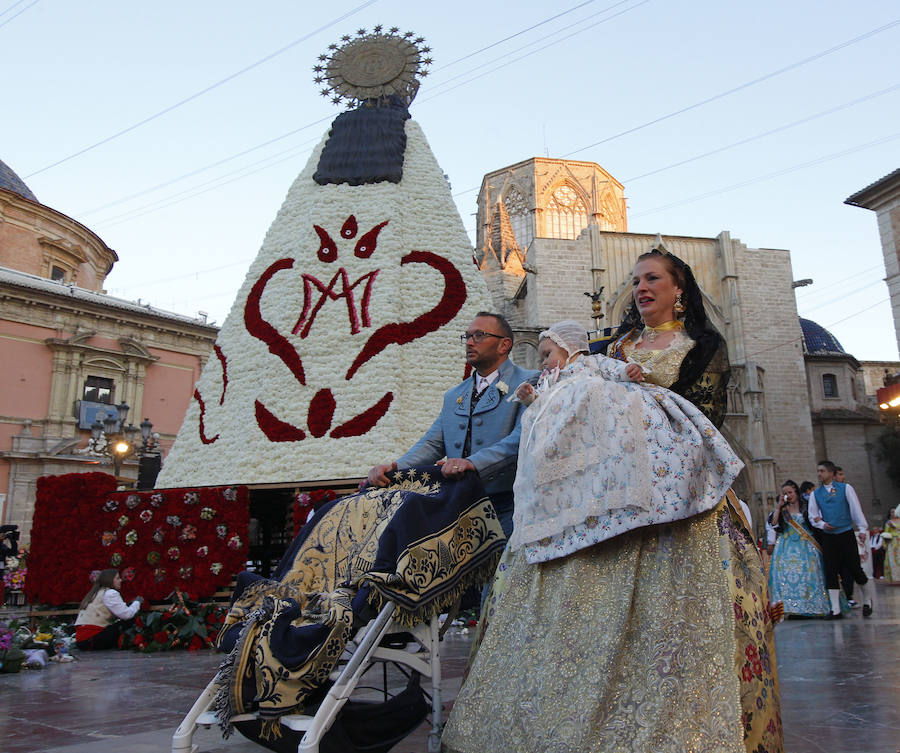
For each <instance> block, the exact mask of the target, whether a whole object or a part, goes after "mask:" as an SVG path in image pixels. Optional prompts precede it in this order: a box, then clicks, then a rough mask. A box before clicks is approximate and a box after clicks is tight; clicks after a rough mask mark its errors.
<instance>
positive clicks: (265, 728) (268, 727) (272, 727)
mask: <svg viewBox="0 0 900 753" xmlns="http://www.w3.org/2000/svg"><path fill="white" fill-rule="evenodd" d="M285 713H287V712H285ZM259 721H260V727H259V739H260V740H266V741H274V740H280V739H281V716H277V717H275V718H274V719H260V720H259Z"/></svg>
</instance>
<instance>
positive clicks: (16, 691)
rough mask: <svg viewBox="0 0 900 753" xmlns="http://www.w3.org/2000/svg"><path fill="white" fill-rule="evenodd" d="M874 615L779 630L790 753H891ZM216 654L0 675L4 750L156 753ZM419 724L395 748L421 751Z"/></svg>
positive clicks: (206, 745) (213, 748) (886, 608)
mask: <svg viewBox="0 0 900 753" xmlns="http://www.w3.org/2000/svg"><path fill="white" fill-rule="evenodd" d="M877 597H878V602H877V604H876V611H875V614H874V615H873V616H872V618H871V619H867V620H864V619H863V617H862V615H861V614H860V612H859V610H855V611H854V612H853V613H852V615H851V616H850V617H849V618H848V619H845V620H842V621H838V622H825V621H823V620H788V621H787V622H784V623H782V624H781V625H779V626H778V627H777V629H776V637H777V652H778V667H779V677H780V682H781V698H782V715H783V717H784V727H785V749H786V750H787V752H788V753H863V752H864V753H896V751H898V750H900V691H898V689H900V658H898V657H900V652H898V646H900V587H889V586H884V585H881V584H879V585H878V586H877ZM469 638H470V636H469V635H462V634H460V633H459V632H458V631H457V632H455V633H454V632H451V633H448V639H447V640H446V641H445V645H444V651H443V664H444V678H445V682H444V700H445V701H448V702H449V701H452V699H453V698H455V696H456V693H457V691H458V689H459V684H460V681H461V677H462V672H463V669H464V667H465V661H466V656H467V654H468V647H469ZM219 661H220V657H218V656H216V655H211V654H187V653H175V652H172V653H166V654H154V655H143V654H132V653H126V652H119V651H112V652H104V653H98V654H94V655H82V657H81V659H80V661H78V662H75V663H73V664H64V665H55V664H54V665H51V666H50V667H48V668H47V669H45V670H42V671H23V672H21V673H20V674H15V675H5V674H0V750H2V751H3V753H29V752H30V751H42V752H45V753H122V751H128V753H150V752H151V751H153V752H154V753H159V752H160V751H167V750H169V749H170V746H171V735H172V732H173V731H174V730H175V728H176V727H177V726H178V723H179V722H180V721H181V718H182V717H183V716H184V714H185V713H186V712H187V710H188V709H189V708H190V706H191V704H192V703H193V701H194V699H195V697H196V696H197V694H198V693H199V692H200V690H201V689H202V688H203V686H204V685H205V684H206V682H207V681H208V680H209V679H210V678H211V677H212V675H213V674H214V672H215V668H216V666H217V665H218V663H219ZM427 732H428V726H427V725H423V726H422V727H421V728H420V729H419V730H418V731H417V732H416V733H415V734H413V735H411V736H410V737H408V738H407V739H406V740H404V741H403V742H402V743H400V744H399V745H397V746H396V747H395V749H394V750H395V753H423V752H424V751H425V749H426V748H425V741H426V738H427ZM195 742H196V743H199V744H200V749H201V751H207V752H208V753H250V752H251V751H252V752H253V753H259V751H262V750H263V749H262V748H260V747H259V746H257V745H255V744H253V743H250V742H248V741H247V740H245V739H244V738H241V737H240V736H239V735H235V736H233V737H232V738H230V739H228V740H222V738H221V737H220V736H219V734H218V732H217V730H216V729H211V730H200V731H198V732H197V734H196V735H195Z"/></svg>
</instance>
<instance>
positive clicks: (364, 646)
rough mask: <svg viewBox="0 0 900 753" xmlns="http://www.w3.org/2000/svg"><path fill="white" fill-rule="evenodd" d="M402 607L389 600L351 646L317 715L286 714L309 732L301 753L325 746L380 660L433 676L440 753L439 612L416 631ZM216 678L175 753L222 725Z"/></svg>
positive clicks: (185, 752) (187, 750)
mask: <svg viewBox="0 0 900 753" xmlns="http://www.w3.org/2000/svg"><path fill="white" fill-rule="evenodd" d="M395 612H396V605H395V604H394V603H393V602H388V603H387V604H385V605H384V606H383V607H382V608H381V611H380V612H379V613H378V615H377V616H376V617H375V618H374V619H373V620H372V621H371V622H369V623H368V625H366V626H365V627H363V628H361V629H360V630H359V631H358V632H357V634H356V635H355V636H354V637H353V639H352V640H351V641H350V643H348V644H347V649H346V650H345V657H346V658H345V659H342V661H343V662H344V665H343V667H342V668H341V669H340V671H339V672H338V671H337V670H335V672H333V673H332V677H333V678H334V675H335V674H336V675H337V677H336V678H335V679H334V683H333V685H332V686H331V688H330V689H329V691H328V693H327V695H326V696H325V698H324V700H323V701H322V703H321V704H320V705H319V708H318V709H317V710H316V713H315V715H313V716H308V715H303V714H291V715H288V716H283V717H281V723H282V725H284V726H285V727H288V728H289V729H292V730H295V731H298V732H299V731H303V732H304V733H305V734H304V735H303V738H302V739H301V741H300V744H299V746H298V747H297V751H298V753H319V744H320V743H321V741H322V738H323V737H324V735H325V733H326V732H328V730H329V729H330V728H331V725H332V724H333V723H334V720H335V718H336V717H337V715H338V713H339V712H340V710H341V708H343V706H344V704H345V703H346V702H347V700H348V699H349V698H350V696H351V695H352V694H353V691H354V690H356V688H357V686H358V685H359V681H360V678H361V677H362V675H363V674H364V673H365V671H366V670H367V669H369V668H370V667H371V666H372V665H373V663H374V662H390V663H394V664H398V665H401V666H405V667H409V668H410V669H412V670H414V671H416V672H418V673H419V674H421V675H423V676H424V677H430V678H431V732H430V733H429V735H428V753H438V752H439V751H440V748H441V730H442V727H443V719H442V708H441V657H440V641H441V638H442V637H443V636H442V635H441V632H440V629H439V628H440V624H439V620H438V617H437V616H434V617H432V618H431V620H430V621H429V622H427V623H420V624H418V625H416V626H415V627H414V628H413V629H412V630H409V629H408V628H404V627H401V626H398V625H397V624H396V623H395V622H394V620H393V618H394V614H395ZM390 632H409V633H411V634H412V636H413V637H414V639H415V641H416V643H418V644H419V650H417V651H416V652H415V653H410V652H409V651H407V650H401V649H395V648H384V647H380V646H379V644H380V643H381V641H382V639H383V638H384V636H385V635H387V634H388V633H390ZM217 679H218V675H216V677H214V678H213V679H212V681H210V683H209V684H208V685H207V686H206V688H204V690H203V692H202V693H201V694H200V696H199V697H198V698H197V700H196V701H195V702H194V705H193V706H191V709H190V711H188V713H187V715H186V716H185V717H184V719H183V720H182V722H181V724H179V725H178V729H176V730H175V733H174V734H173V735H172V753H198V751H199V746H198V745H195V744H194V742H193V737H194V732H195V731H196V729H197V727H205V728H209V727H211V726H212V725H214V724H218V720H217V719H216V717H215V713H214V712H213V711H212V710H211V707H212V704H213V701H214V699H215V694H216V680H217ZM254 718H256V715H255V714H240V715H238V716H235V717H233V718H232V719H231V721H232V722H238V721H248V720H251V719H254Z"/></svg>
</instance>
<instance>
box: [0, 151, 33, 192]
mask: <svg viewBox="0 0 900 753" xmlns="http://www.w3.org/2000/svg"><path fill="white" fill-rule="evenodd" d="M0 188H3V189H5V190H7V191H12V192H13V193H17V194H19V196H24V197H25V198H26V199H30V200H31V201H34V202H37V203H40V202H38V200H37V197H36V196H35V195H34V194H33V193H31V189H30V188H29V187H28V186H26V185H25V181H23V180H22V179H21V178H20V177H19V176H18V175H16V173H15V172H14V171H13V169H12V168H11V167H10V166H9V165H7V164H6V163H5V162H4V161H3V160H0Z"/></svg>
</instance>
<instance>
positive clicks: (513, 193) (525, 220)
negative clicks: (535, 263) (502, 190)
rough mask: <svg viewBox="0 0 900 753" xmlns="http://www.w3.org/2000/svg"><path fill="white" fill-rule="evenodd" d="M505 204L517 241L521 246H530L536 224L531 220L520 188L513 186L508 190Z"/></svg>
mask: <svg viewBox="0 0 900 753" xmlns="http://www.w3.org/2000/svg"><path fill="white" fill-rule="evenodd" d="M503 204H504V205H505V206H506V213H507V214H508V215H509V224H510V226H511V227H512V230H513V233H514V234H515V236H516V243H518V244H519V247H520V248H528V244H529V243H531V239H532V238H534V226H533V225H532V222H531V213H530V212H529V211H528V206H527V204H525V197H524V196H522V194H521V192H520V191H519V189H518V188H516V187H515V186H513V187H512V188H510V189H509V191H507V193H506V198H505V199H504V200H503Z"/></svg>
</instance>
